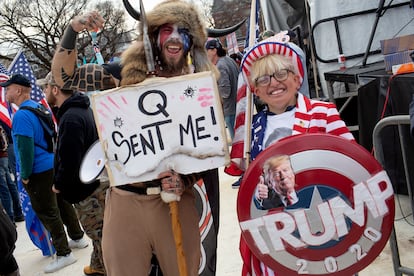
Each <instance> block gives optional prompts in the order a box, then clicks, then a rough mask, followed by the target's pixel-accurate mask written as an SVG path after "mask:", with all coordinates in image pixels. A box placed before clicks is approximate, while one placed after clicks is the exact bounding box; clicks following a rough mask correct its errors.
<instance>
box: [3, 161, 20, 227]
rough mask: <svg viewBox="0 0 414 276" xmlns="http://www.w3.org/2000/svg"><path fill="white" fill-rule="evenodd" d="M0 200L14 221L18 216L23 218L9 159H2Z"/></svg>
mask: <svg viewBox="0 0 414 276" xmlns="http://www.w3.org/2000/svg"><path fill="white" fill-rule="evenodd" d="M0 199H1V202H2V204H3V207H4V209H5V210H6V212H7V214H8V215H9V217H10V219H11V220H12V221H14V218H15V217H17V216H23V213H22V207H21V204H20V198H19V192H18V190H17V186H16V183H15V182H14V181H12V179H11V177H10V170H9V160H8V157H1V158H0Z"/></svg>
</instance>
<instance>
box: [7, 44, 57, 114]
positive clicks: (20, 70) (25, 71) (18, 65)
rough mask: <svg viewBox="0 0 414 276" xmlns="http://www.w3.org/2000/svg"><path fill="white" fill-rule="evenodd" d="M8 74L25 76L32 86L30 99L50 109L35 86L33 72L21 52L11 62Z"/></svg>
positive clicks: (43, 96)
mask: <svg viewBox="0 0 414 276" xmlns="http://www.w3.org/2000/svg"><path fill="white" fill-rule="evenodd" d="M9 72H10V74H11V75H14V74H22V75H24V76H26V77H27V78H28V79H29V80H30V83H31V84H32V92H31V94H30V97H31V99H32V100H34V101H36V102H40V103H41V104H42V105H44V106H45V107H47V108H49V109H50V107H49V105H48V104H47V101H46V98H45V94H44V93H43V91H42V89H41V88H40V87H39V86H38V85H37V84H36V77H35V76H34V74H33V70H32V68H31V67H30V64H29V62H28V61H27V59H26V56H25V55H24V53H23V52H22V51H20V52H19V53H17V55H16V57H15V58H14V60H13V62H12V63H11V64H10V66H9Z"/></svg>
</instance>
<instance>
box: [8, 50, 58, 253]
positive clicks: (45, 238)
mask: <svg viewBox="0 0 414 276" xmlns="http://www.w3.org/2000/svg"><path fill="white" fill-rule="evenodd" d="M9 72H10V74H11V75H13V74H22V75H24V76H26V77H27V78H28V79H29V80H30V83H31V84H32V91H31V93H30V97H31V99H32V100H34V101H37V102H40V103H41V104H42V105H44V106H45V107H47V108H49V105H48V104H47V101H46V97H45V94H44V93H43V91H42V90H41V89H40V87H39V86H38V85H36V78H35V76H34V74H33V71H32V68H31V67H30V65H29V62H28V61H27V59H26V57H25V55H24V54H23V52H22V51H20V52H19V53H17V55H16V57H15V58H14V60H13V62H12V63H11V64H10V66H9ZM49 110H50V108H49ZM16 173H17V179H18V188H19V194H20V199H21V201H22V202H21V203H22V209H23V213H24V216H25V221H26V231H27V233H28V234H29V237H30V239H31V240H32V242H33V244H34V245H36V246H37V247H38V248H39V249H40V250H41V251H42V254H43V256H51V255H53V254H54V253H55V252H56V250H55V248H54V247H53V245H52V242H51V236H50V233H49V232H48V231H47V230H46V229H45V228H44V226H43V225H42V223H41V222H40V220H39V218H38V217H37V216H36V213H35V212H34V210H33V209H32V204H31V202H30V198H29V195H28V194H27V192H26V190H25V189H24V187H23V184H22V183H21V179H20V173H19V165H18V164H16Z"/></svg>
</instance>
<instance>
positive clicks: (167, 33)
mask: <svg viewBox="0 0 414 276" xmlns="http://www.w3.org/2000/svg"><path fill="white" fill-rule="evenodd" d="M177 30H178V27H177V25H173V24H164V25H162V26H161V27H160V31H159V33H158V39H157V44H158V47H159V48H160V49H162V48H163V46H164V43H165V42H166V41H167V40H170V39H179V40H180V42H181V36H180V35H179V34H178V31H177Z"/></svg>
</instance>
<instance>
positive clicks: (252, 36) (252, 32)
mask: <svg viewBox="0 0 414 276" xmlns="http://www.w3.org/2000/svg"><path fill="white" fill-rule="evenodd" d="M256 1H257V0H252V4H251V7H250V23H249V48H251V47H252V46H253V45H254V42H255V40H256ZM245 81H247V80H245ZM246 87H247V88H246V101H247V103H246V117H245V122H244V123H245V124H244V125H245V138H244V150H243V152H244V156H243V158H244V161H245V169H247V168H248V167H249V163H250V141H251V137H250V136H251V125H252V116H253V95H252V93H251V91H250V86H249V84H248V83H247V85H246Z"/></svg>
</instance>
